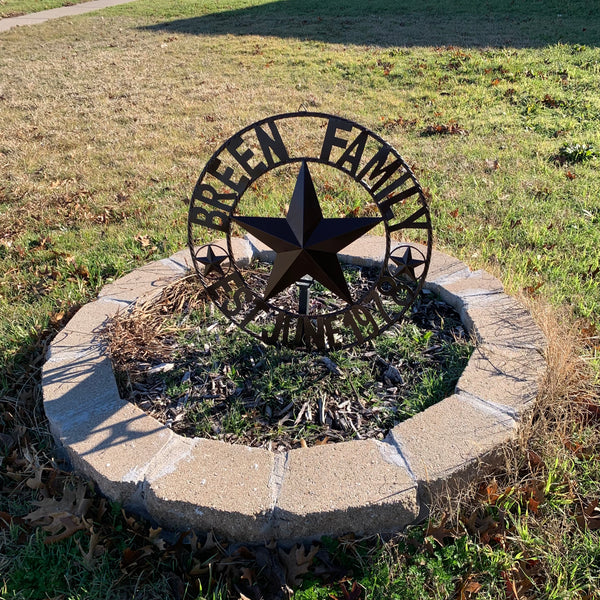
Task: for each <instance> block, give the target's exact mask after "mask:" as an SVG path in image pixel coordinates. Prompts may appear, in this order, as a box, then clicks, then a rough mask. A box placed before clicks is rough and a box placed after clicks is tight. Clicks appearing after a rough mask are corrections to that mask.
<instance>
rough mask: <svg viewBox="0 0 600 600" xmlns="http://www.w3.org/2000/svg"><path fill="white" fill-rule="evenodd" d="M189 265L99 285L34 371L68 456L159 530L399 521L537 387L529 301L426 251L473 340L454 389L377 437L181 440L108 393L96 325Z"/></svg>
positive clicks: (372, 244) (255, 253)
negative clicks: (280, 448)
mask: <svg viewBox="0 0 600 600" xmlns="http://www.w3.org/2000/svg"><path fill="white" fill-rule="evenodd" d="M217 243H218V242H217ZM233 250H234V256H235V259H236V262H237V263H238V264H239V265H245V264H249V263H250V261H251V260H253V259H254V258H260V259H263V260H269V259H271V260H272V253H271V251H269V250H268V249H267V248H266V247H264V246H263V245H262V244H261V243H260V242H258V241H257V240H256V239H255V238H252V236H247V237H246V238H245V239H243V240H242V239H236V240H235V244H234V248H233ZM384 254H385V240H384V238H379V237H374V236H364V237H363V238H361V239H360V240H358V241H357V242H355V243H353V244H351V245H350V246H348V247H347V248H346V249H345V250H344V252H342V253H340V254H339V257H340V260H342V261H343V262H348V263H353V264H358V265H365V266H375V265H378V264H381V261H382V259H383V256H384ZM190 263H191V259H190V256H189V250H187V249H186V250H182V251H180V252H178V253H176V254H174V255H173V256H171V257H170V258H166V259H163V260H158V261H155V262H153V263H150V264H148V265H145V266H143V267H141V268H139V269H136V270H135V271H133V272H132V273H130V274H128V275H126V276H124V277H122V278H121V279H119V280H117V281H115V282H113V283H110V284H108V285H106V286H105V287H104V288H103V289H102V291H101V292H100V294H99V296H98V298H97V300H95V301H94V302H91V303H89V304H87V305H85V306H83V307H82V308H81V309H80V310H79V311H78V312H77V313H76V315H75V316H74V317H73V318H72V319H71V320H70V321H69V323H68V324H67V325H66V327H65V328H64V329H63V330H62V331H61V332H60V333H59V334H58V335H57V336H56V338H55V339H54V340H53V342H52V344H51V346H50V349H49V351H48V355H47V357H46V362H45V364H44V367H43V376H42V386H43V395H44V409H45V411H46V415H47V417H48V421H49V424H50V429H51V431H52V434H53V435H54V437H55V439H56V441H57V443H58V444H59V446H60V448H61V449H62V450H63V451H64V453H65V454H66V457H67V458H68V459H69V460H70V462H71V464H72V465H73V467H74V468H75V469H76V470H78V471H80V472H83V473H84V474H85V475H87V476H89V477H90V478H92V479H93V480H94V481H95V482H96V484H97V486H98V487H99V489H100V491H101V492H102V493H103V494H105V495H106V496H107V497H109V498H110V499H111V500H114V501H116V502H119V503H121V504H123V505H124V506H125V507H127V508H129V509H131V510H134V511H137V512H138V513H141V514H143V515H145V516H149V517H151V518H152V519H153V520H154V521H156V522H157V523H158V524H159V525H161V526H162V527H166V528H170V529H179V530H181V529H198V530H213V531H214V532H215V533H217V534H219V535H222V536H225V537H227V538H229V539H231V540H237V541H247V542H252V541H256V542H258V541H263V540H268V539H273V538H274V539H278V540H297V539H309V538H318V537H321V536H322V535H325V534H327V535H341V534H344V533H347V532H354V533H356V534H359V535H368V534H373V533H391V532H396V531H400V530H402V529H403V528H404V527H406V526H407V525H409V524H412V523H415V522H418V521H420V520H422V519H423V518H424V517H426V515H427V513H428V507H429V506H430V505H431V502H432V499H434V498H435V497H436V496H439V495H440V494H447V493H448V489H454V490H457V489H458V488H459V487H460V486H461V485H464V484H465V482H467V481H468V480H470V479H472V478H473V477H475V476H476V475H477V474H481V473H483V472H485V470H486V469H489V468H490V467H492V466H493V465H494V464H496V463H497V462H498V460H500V459H501V458H502V447H503V446H504V445H505V444H507V443H508V442H510V441H511V440H513V439H514V438H515V436H516V434H517V429H518V426H519V422H520V420H521V417H522V415H523V413H524V412H525V411H526V410H528V409H529V408H530V407H531V405H532V403H533V401H534V400H535V398H536V396H537V393H538V380H539V379H540V376H541V375H542V374H543V373H544V372H545V369H546V362H545V360H544V358H543V352H544V349H545V347H546V340H545V338H544V336H543V334H542V332H541V331H540V329H539V328H538V327H537V325H536V324H535V323H534V321H533V319H532V317H531V315H530V314H529V312H528V311H527V310H526V309H525V308H524V307H523V306H522V305H521V304H520V303H519V302H517V301H516V300H515V299H514V298H512V297H510V296H508V295H506V294H505V293H504V289H503V287H502V284H501V283H500V282H499V281H498V280H497V279H496V278H494V277H492V276H491V275H490V274H489V273H487V272H485V271H481V270H480V271H471V270H470V269H469V268H468V267H467V266H466V265H465V264H464V263H462V262H461V261H459V260H457V259H455V258H453V257H451V256H448V255H447V254H443V253H441V252H438V251H434V252H433V255H432V259H431V264H430V269H429V274H428V280H427V282H426V284H425V289H429V290H431V291H432V292H434V293H436V294H438V295H439V296H440V297H441V298H442V299H443V300H444V301H445V302H446V303H448V304H450V305H451V306H453V307H454V309H455V310H456V311H457V312H458V313H459V314H460V317H461V320H462V323H463V325H464V327H465V328H466V329H467V330H468V331H469V332H470V333H471V334H472V335H473V336H474V338H475V339H476V340H477V347H476V349H475V351H474V353H473V355H472V356H471V359H470V360H469V363H468V365H467V367H466V369H465V371H464V372H463V374H462V376H461V377H460V379H459V381H458V384H457V385H456V389H455V392H454V394H452V395H451V396H449V397H448V398H445V399H444V400H442V401H441V402H439V403H437V404H435V405H434V406H431V407H430V408H428V409H426V410H425V411H423V412H422V413H419V414H417V415H415V416H414V417H412V418H410V419H408V420H407V421H404V422H402V423H400V424H399V425H396V426H395V427H394V428H393V429H392V430H391V431H390V432H389V433H388V435H387V437H386V438H385V439H384V440H383V441H378V440H373V439H367V440H356V441H349V442H341V443H336V444H326V445H322V446H312V447H309V448H297V449H293V450H289V451H287V452H284V453H273V452H269V451H268V450H266V449H263V448H250V447H247V446H241V445H233V444H228V443H226V442H221V441H215V440H209V439H198V438H184V437H182V436H180V435H177V434H175V433H173V432H172V431H171V430H170V429H168V428H167V427H166V426H164V425H162V424H161V423H159V422H158V421H157V420H156V419H154V418H153V417H150V416H149V415H146V414H145V413H144V412H142V411H141V410H140V409H139V408H138V407H137V406H135V405H133V404H131V403H129V402H127V401H125V400H122V399H121V398H120V396H119V393H118V390H117V384H116V381H115V378H114V375H113V372H112V366H111V361H110V359H109V357H108V356H107V353H106V343H105V341H103V339H102V336H101V331H102V330H103V328H104V326H105V325H106V322H107V320H108V319H109V318H110V317H111V316H113V315H115V314H116V313H117V312H119V311H123V310H128V309H130V308H131V307H132V306H133V304H134V303H135V302H136V301H138V300H147V299H150V298H152V296H153V295H156V296H157V297H158V294H159V293H160V291H161V290H162V288H164V287H165V286H166V285H167V284H169V283H172V282H173V281H175V280H176V279H178V278H180V277H181V276H183V275H184V274H186V273H187V272H188V271H189V270H190V266H191V265H190Z"/></svg>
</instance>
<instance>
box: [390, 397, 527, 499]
mask: <svg viewBox="0 0 600 600" xmlns="http://www.w3.org/2000/svg"><path fill="white" fill-rule="evenodd" d="M516 429H517V422H516V421H515V420H514V419H513V418H512V417H511V416H509V415H507V414H505V413H502V412H500V411H497V410H494V409H493V408H491V407H488V406H486V405H484V404H483V403H478V402H477V401H476V400H474V399H472V398H471V397H468V396H464V395H461V394H454V395H452V396H449V397H448V398H446V399H444V400H442V401H441V402H439V403H438V404H435V405H433V406H431V407H430V408H428V409H427V410H425V411H423V412H422V413H419V414H417V415H415V416H414V417H412V418H411V419H408V420H407V421H404V422H403V423H400V424H399V425H396V427H394V428H393V429H392V431H391V432H390V434H389V436H390V437H391V438H392V440H393V442H394V443H396V444H397V445H398V447H399V449H400V451H401V453H402V455H403V456H404V458H405V459H406V461H407V462H408V465H409V467H410V469H411V471H412V473H413V474H414V476H415V477H416V478H417V480H418V481H419V483H420V484H421V485H423V486H424V487H425V488H426V489H427V490H428V491H429V493H439V492H442V491H443V490H444V488H445V487H446V486H449V487H450V488H453V487H455V486H460V485H461V484H464V483H465V482H467V481H468V480H470V479H471V478H472V477H473V476H474V475H475V473H477V472H478V470H479V469H480V468H481V466H482V463H483V464H485V465H492V464H495V462H496V461H497V460H498V457H499V449H500V448H501V446H502V445H503V444H505V443H507V442H508V441H510V440H511V439H512V438H513V437H514V435H515V433H516Z"/></svg>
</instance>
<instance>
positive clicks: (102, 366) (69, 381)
mask: <svg viewBox="0 0 600 600" xmlns="http://www.w3.org/2000/svg"><path fill="white" fill-rule="evenodd" d="M42 385H43V390H44V410H45V411H46V416H47V417H48V421H49V423H50V428H51V431H52V433H53V435H54V437H55V438H56V439H57V440H58V441H59V443H60V444H61V445H62V446H63V448H64V449H65V450H66V451H67V452H68V454H69V457H70V459H71V461H72V463H73V465H74V467H75V468H76V469H78V470H80V471H82V472H83V473H85V474H87V475H88V476H89V477H91V478H92V479H94V480H95V481H96V482H97V483H98V486H99V487H100V489H101V490H102V492H103V493H105V494H106V495H107V496H109V497H110V498H112V499H114V500H117V501H120V502H127V501H128V500H129V499H130V498H131V497H132V495H133V494H135V492H136V491H137V487H138V485H139V484H140V483H141V481H142V479H141V477H138V476H137V475H136V474H141V473H143V472H144V469H145V467H146V466H147V465H148V464H149V462H150V461H151V460H152V458H153V457H154V456H155V455H156V454H158V453H159V452H160V451H161V450H162V448H163V447H164V446H165V444H166V443H167V442H168V440H169V439H170V437H171V436H172V435H173V433H172V432H171V431H169V430H168V429H167V428H166V427H164V426H163V425H161V424H160V423H159V422H158V421H156V420H155V419H153V418H152V417H149V416H148V415H146V414H145V413H143V412H142V411H141V410H139V409H138V408H137V407H136V406H134V405H133V404H130V403H129V402H125V401H123V400H121V398H120V397H119V393H118V390H117V385H116V381H115V378H114V375H113V373H112V367H111V364H110V360H109V359H108V358H107V357H106V356H103V355H102V354H101V353H98V355H97V356H96V357H95V358H91V357H90V355H89V354H88V355H87V356H86V358H85V359H84V360H81V361H72V362H70V363H46V365H44V370H43V380H42Z"/></svg>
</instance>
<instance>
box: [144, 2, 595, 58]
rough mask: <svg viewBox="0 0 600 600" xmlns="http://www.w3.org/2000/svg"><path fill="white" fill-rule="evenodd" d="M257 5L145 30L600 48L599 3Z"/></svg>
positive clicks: (351, 41)
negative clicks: (576, 45) (581, 45)
mask: <svg viewBox="0 0 600 600" xmlns="http://www.w3.org/2000/svg"><path fill="white" fill-rule="evenodd" d="M259 1H260V0H254V4H255V5H254V6H248V7H245V8H239V9H235V10H223V11H220V12H212V13H210V14H205V15H201V16H191V17H189V18H181V19H176V20H173V21H166V22H163V23H158V24H156V25H152V26H148V27H146V28H145V29H148V30H154V31H165V32H169V33H180V34H189V35H225V34H232V35H240V36H246V35H260V36H276V37H280V38H294V39H300V40H313V41H319V42H328V43H340V44H357V45H376V46H384V47H385V46H407V47H410V46H445V45H460V46H475V47H477V46H479V47H515V48H522V47H540V46H546V45H549V44H555V43H558V42H561V43H569V44H584V45H588V46H597V45H600V44H599V42H600V22H599V21H600V20H599V19H598V18H597V12H596V11H597V6H594V5H595V2H589V1H587V0H573V1H571V2H569V3H565V2H562V1H558V0H529V1H528V2H522V3H521V2H518V1H517V0H495V1H494V2H492V1H490V0H484V1H483V2H474V1H473V0H447V1H442V0H421V1H419V2H415V3H413V4H405V3H399V2H396V1H394V0H371V1H369V0H361V1H359V0H327V1H326V2H324V1H323V0H276V1H274V2H264V3H263V4H259Z"/></svg>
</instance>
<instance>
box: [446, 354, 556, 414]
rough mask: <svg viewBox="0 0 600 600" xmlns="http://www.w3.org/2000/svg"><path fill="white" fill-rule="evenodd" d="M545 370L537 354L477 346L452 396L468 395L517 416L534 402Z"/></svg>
mask: <svg viewBox="0 0 600 600" xmlns="http://www.w3.org/2000/svg"><path fill="white" fill-rule="evenodd" d="M546 367H547V365H546V361H545V360H544V357H543V356H542V355H541V354H540V353H539V352H538V351H537V350H532V349H528V348H510V347H498V346H496V347H492V346H485V345H481V346H478V347H477V348H475V351H474V352H473V354H472V356H471V358H470V359H469V363H468V365H467V367H466V368H465V370H464V371H463V374H462V375H461V376H460V379H459V380H458V383H457V385H456V393H461V392H464V393H466V394H471V395H472V396H475V397H477V398H479V399H481V400H483V401H484V402H487V403H490V404H491V405H494V406H496V407H497V408H499V409H500V410H504V411H508V412H509V413H511V412H512V413H513V414H514V415H515V416H520V415H521V414H522V413H523V412H524V411H525V410H526V409H527V408H529V407H530V406H531V404H532V402H533V400H535V398H536V396H537V394H538V391H539V380H540V378H541V377H542V375H543V374H544V372H545V370H546Z"/></svg>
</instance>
